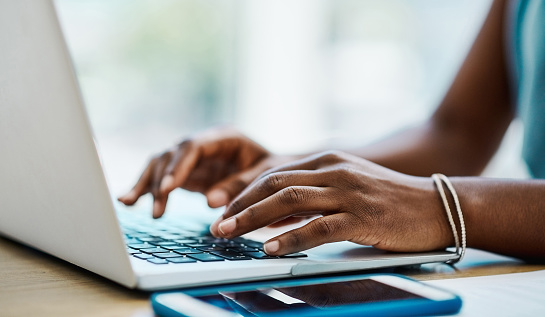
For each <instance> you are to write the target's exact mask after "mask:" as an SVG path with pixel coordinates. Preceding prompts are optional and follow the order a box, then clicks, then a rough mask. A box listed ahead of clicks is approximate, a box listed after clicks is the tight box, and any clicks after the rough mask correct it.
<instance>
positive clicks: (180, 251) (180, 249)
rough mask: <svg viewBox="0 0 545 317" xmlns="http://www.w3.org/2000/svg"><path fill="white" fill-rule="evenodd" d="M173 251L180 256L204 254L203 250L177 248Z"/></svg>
mask: <svg viewBox="0 0 545 317" xmlns="http://www.w3.org/2000/svg"><path fill="white" fill-rule="evenodd" d="M172 251H174V252H176V253H180V254H198V253H204V252H203V251H201V250H197V249H193V248H177V249H172Z"/></svg>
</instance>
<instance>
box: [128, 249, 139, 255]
mask: <svg viewBox="0 0 545 317" xmlns="http://www.w3.org/2000/svg"><path fill="white" fill-rule="evenodd" d="M127 253H129V254H136V253H140V251H139V250H135V249H127Z"/></svg>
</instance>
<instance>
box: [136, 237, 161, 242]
mask: <svg viewBox="0 0 545 317" xmlns="http://www.w3.org/2000/svg"><path fill="white" fill-rule="evenodd" d="M138 239H139V240H140V241H142V242H159V241H163V239H161V238H155V237H149V238H138Z"/></svg>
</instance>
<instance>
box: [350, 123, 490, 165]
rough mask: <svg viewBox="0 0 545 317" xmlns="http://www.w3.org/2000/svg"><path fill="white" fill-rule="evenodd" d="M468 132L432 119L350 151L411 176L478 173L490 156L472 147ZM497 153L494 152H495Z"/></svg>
mask: <svg viewBox="0 0 545 317" xmlns="http://www.w3.org/2000/svg"><path fill="white" fill-rule="evenodd" d="M467 140H470V138H468V137H466V135H465V134H464V133H449V132H447V131H441V130H440V129H438V128H437V127H436V126H434V123H433V121H432V120H430V122H427V123H425V124H423V125H421V126H417V127H413V128H409V129H407V130H403V131H400V132H398V133H396V134H394V135H392V136H390V137H388V138H385V139H383V140H381V141H379V142H376V143H374V144H371V145H368V146H365V147H361V148H357V149H352V150H347V151H346V152H348V153H351V154H353V155H356V156H359V157H362V158H365V159H367V160H370V161H372V162H375V163H377V164H379V165H382V166H385V167H388V168H390V169H393V170H396V171H398V172H402V173H405V174H409V175H416V176H430V175H431V174H433V173H438V172H440V173H443V174H446V175H478V174H479V173H480V172H481V171H482V169H483V168H484V167H485V166H486V162H487V161H488V159H489V157H488V156H491V154H489V155H486V156H484V155H480V159H478V160H476V156H477V155H476V154H478V153H481V152H482V149H474V150H473V149H472V147H474V145H473V144H472V143H471V142H467ZM492 152H493V151H492Z"/></svg>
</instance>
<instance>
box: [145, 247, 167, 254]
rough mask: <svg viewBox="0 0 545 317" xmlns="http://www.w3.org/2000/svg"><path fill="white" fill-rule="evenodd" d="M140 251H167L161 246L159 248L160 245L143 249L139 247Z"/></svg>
mask: <svg viewBox="0 0 545 317" xmlns="http://www.w3.org/2000/svg"><path fill="white" fill-rule="evenodd" d="M140 251H141V252H144V253H161V252H168V250H167V249H163V248H160V247H155V248H145V249H140Z"/></svg>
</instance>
